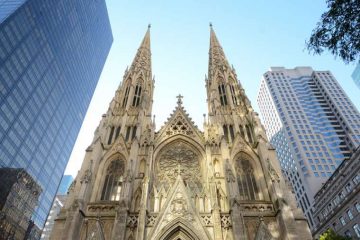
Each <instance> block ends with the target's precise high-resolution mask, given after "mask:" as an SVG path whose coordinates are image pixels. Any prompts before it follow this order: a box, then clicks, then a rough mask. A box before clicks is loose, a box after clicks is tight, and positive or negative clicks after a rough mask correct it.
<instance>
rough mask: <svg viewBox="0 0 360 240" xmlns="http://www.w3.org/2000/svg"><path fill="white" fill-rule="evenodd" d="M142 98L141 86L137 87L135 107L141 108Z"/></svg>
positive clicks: (133, 103) (134, 99)
mask: <svg viewBox="0 0 360 240" xmlns="http://www.w3.org/2000/svg"><path fill="white" fill-rule="evenodd" d="M140 97H141V85H136V87H135V93H134V98H133V102H132V105H133V107H137V106H139V104H140Z"/></svg>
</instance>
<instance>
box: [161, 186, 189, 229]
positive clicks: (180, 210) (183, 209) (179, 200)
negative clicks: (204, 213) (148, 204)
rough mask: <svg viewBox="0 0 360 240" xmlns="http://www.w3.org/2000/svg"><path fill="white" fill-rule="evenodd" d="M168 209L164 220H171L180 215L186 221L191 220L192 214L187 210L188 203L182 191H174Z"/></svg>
mask: <svg viewBox="0 0 360 240" xmlns="http://www.w3.org/2000/svg"><path fill="white" fill-rule="evenodd" d="M170 204H171V205H170V211H169V212H168V213H167V214H166V217H165V221H166V222H170V221H171V220H173V219H175V218H178V217H181V218H183V219H186V220H187V221H193V220H194V218H193V216H192V214H190V213H189V211H188V205H187V203H186V199H185V197H184V196H183V193H182V192H180V191H178V192H176V195H175V198H174V199H173V200H172V201H171V203H170Z"/></svg>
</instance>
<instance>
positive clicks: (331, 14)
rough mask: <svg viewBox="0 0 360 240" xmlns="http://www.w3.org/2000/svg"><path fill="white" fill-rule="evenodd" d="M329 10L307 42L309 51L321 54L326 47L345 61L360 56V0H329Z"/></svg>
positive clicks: (323, 15)
mask: <svg viewBox="0 0 360 240" xmlns="http://www.w3.org/2000/svg"><path fill="white" fill-rule="evenodd" d="M327 5H328V8H329V9H328V11H327V12H325V13H323V14H322V15H321V21H320V22H318V23H317V25H316V28H315V29H314V30H313V31H312V34H311V36H310V39H309V41H307V42H306V46H307V49H308V50H309V52H312V53H314V54H321V53H322V52H323V51H324V50H325V49H327V50H329V51H330V52H331V53H332V54H333V55H334V56H335V57H340V58H341V59H342V60H343V61H344V62H345V63H350V62H353V61H356V60H358V59H359V58H360V1H359V0H327Z"/></svg>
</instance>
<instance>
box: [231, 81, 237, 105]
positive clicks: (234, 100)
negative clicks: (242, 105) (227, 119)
mask: <svg viewBox="0 0 360 240" xmlns="http://www.w3.org/2000/svg"><path fill="white" fill-rule="evenodd" d="M230 91H231V97H232V101H233V103H234V105H235V106H237V105H239V104H238V101H237V98H236V94H235V89H234V86H233V85H230Z"/></svg>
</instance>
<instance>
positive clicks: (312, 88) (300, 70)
mask: <svg viewBox="0 0 360 240" xmlns="http://www.w3.org/2000/svg"><path fill="white" fill-rule="evenodd" d="M257 102H258V105H259V108H260V112H261V114H262V118H263V120H264V125H265V129H266V133H267V135H268V137H269V139H270V142H271V144H272V145H273V146H274V147H275V148H276V152H277V156H278V158H279V160H280V164H281V168H282V170H283V173H284V175H285V176H286V177H287V179H288V180H289V182H290V183H291V184H292V187H293V188H294V190H295V192H296V199H297V202H298V204H299V206H301V208H302V209H303V211H304V212H305V215H306V217H307V218H308V220H309V223H310V226H311V227H314V219H313V216H312V213H311V208H312V205H313V201H314V196H315V194H316V192H317V191H318V190H319V189H320V187H321V186H322V184H324V183H325V182H326V180H327V179H328V178H329V177H330V176H331V175H332V173H333V172H334V171H335V169H336V168H337V166H339V165H340V164H341V162H342V161H343V159H345V158H348V157H350V156H351V153H352V152H353V151H354V150H355V149H356V147H357V146H359V143H360V114H359V112H358V110H357V109H356V108H355V106H354V105H353V104H352V103H351V101H350V100H349V98H348V97H347V96H346V94H345V92H344V91H343V89H342V88H341V87H340V85H339V84H338V82H337V81H336V79H335V77H334V76H333V75H332V74H331V72H329V71H314V70H313V69H312V68H310V67H297V68H295V69H285V68H283V67H276V68H271V69H270V71H268V72H266V73H265V74H264V76H263V79H262V81H261V84H260V90H259V94H258V97H257Z"/></svg>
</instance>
